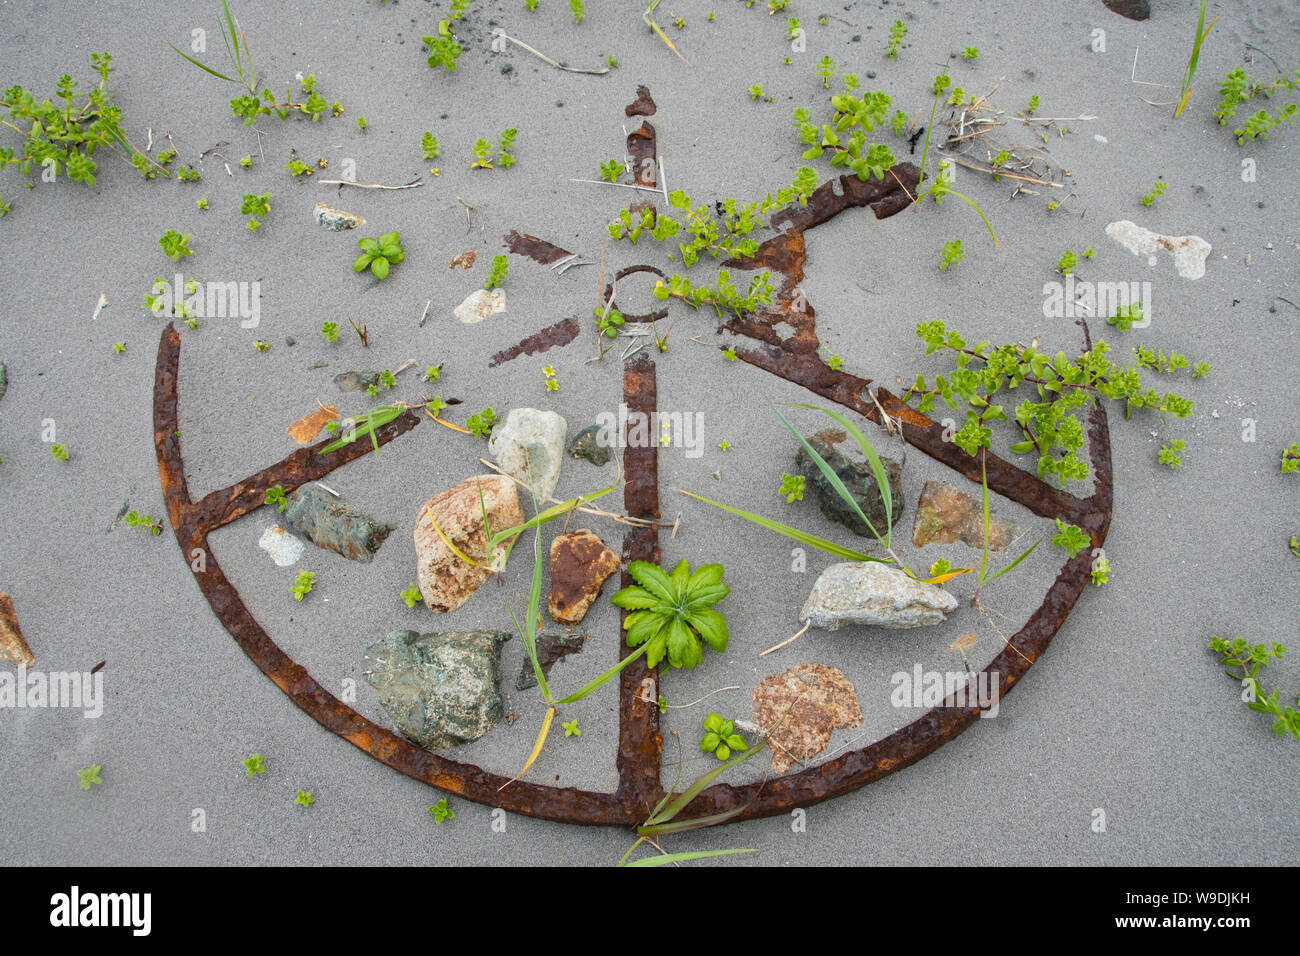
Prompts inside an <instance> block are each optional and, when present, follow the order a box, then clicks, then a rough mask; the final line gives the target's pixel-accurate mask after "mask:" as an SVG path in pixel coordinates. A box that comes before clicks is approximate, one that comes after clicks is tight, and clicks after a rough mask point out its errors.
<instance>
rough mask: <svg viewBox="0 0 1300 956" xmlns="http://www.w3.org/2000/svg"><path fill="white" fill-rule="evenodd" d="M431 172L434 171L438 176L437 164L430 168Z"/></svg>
mask: <svg viewBox="0 0 1300 956" xmlns="http://www.w3.org/2000/svg"><path fill="white" fill-rule="evenodd" d="M429 172H431V173H433V175H435V176H437V175H438V167H437V166H434V167H432V168H431V169H430V170H429Z"/></svg>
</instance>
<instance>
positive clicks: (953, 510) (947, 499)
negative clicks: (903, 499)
mask: <svg viewBox="0 0 1300 956" xmlns="http://www.w3.org/2000/svg"><path fill="white" fill-rule="evenodd" d="M1016 531H1017V529H1016V526H1015V524H1014V523H1012V522H1011V521H1008V520H1007V519H1006V518H998V517H994V516H993V515H992V514H991V513H990V515H989V550H990V551H1003V550H1005V549H1006V548H1007V547H1008V546H1009V545H1010V544H1011V542H1012V541H1013V540H1014V539H1015V536H1016ZM954 541H962V542H965V543H966V544H968V545H970V546H971V547H972V548H983V547H984V504H983V502H981V501H980V499H978V498H974V497H972V496H971V495H968V494H966V492H964V491H961V490H960V489H958V488H955V487H953V486H952V485H950V484H947V483H946V482H942V481H927V482H926V483H925V487H924V488H923V489H922V490H921V500H920V501H919V502H917V505H916V518H915V519H914V520H913V521H912V544H913V545H915V546H916V547H918V548H921V547H924V546H925V545H927V544H930V543H931V542H933V543H934V544H952V543H953V542H954Z"/></svg>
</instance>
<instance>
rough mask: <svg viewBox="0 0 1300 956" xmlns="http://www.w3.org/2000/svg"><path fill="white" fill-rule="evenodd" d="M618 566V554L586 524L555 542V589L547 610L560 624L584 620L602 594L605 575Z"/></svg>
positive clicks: (553, 553) (557, 537) (553, 571)
mask: <svg viewBox="0 0 1300 956" xmlns="http://www.w3.org/2000/svg"><path fill="white" fill-rule="evenodd" d="M617 570H618V555H616V554H615V553H614V552H613V551H611V550H610V549H609V548H608V547H607V546H606V545H605V542H603V541H601V540H600V538H598V537H597V536H596V535H594V534H592V533H591V532H590V531H588V530H586V529H585V528H584V529H582V530H579V531H568V532H565V533H564V534H560V535H556V537H555V540H553V541H552V542H551V591H550V595H549V596H548V597H547V601H546V603H547V610H548V611H550V614H551V620H553V621H554V622H555V623H556V624H567V625H570V626H573V625H576V624H581V623H582V619H583V618H584V617H586V616H587V610H588V609H589V608H590V607H591V605H592V604H594V603H595V601H596V598H598V597H600V591H601V588H603V587H604V585H605V579H606V578H608V577H609V576H610V575H611V574H613V573H614V572H615V571H617Z"/></svg>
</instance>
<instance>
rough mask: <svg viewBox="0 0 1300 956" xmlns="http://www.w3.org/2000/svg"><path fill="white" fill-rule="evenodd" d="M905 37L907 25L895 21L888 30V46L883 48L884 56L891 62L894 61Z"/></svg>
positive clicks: (900, 21)
mask: <svg viewBox="0 0 1300 956" xmlns="http://www.w3.org/2000/svg"><path fill="white" fill-rule="evenodd" d="M905 36H907V24H906V23H904V22H903V21H902V20H895V21H894V25H893V26H892V27H890V28H889V46H888V47H886V48H885V56H887V57H889V58H890V59H891V60H893V59H895V58H896V57H897V56H898V51H899V49H900V48H901V47H902V45H903V38H904V37H905Z"/></svg>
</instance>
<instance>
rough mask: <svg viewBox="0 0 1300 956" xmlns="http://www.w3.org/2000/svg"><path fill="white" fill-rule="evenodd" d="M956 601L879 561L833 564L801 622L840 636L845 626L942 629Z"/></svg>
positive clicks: (807, 603) (823, 575) (810, 597)
mask: <svg viewBox="0 0 1300 956" xmlns="http://www.w3.org/2000/svg"><path fill="white" fill-rule="evenodd" d="M955 610H957V599H956V598H955V597H953V596H952V595H951V594H949V593H948V592H947V591H945V590H944V589H943V588H940V587H936V586H935V585H933V584H926V583H925V582H923V581H917V580H915V579H913V578H909V577H908V576H907V575H906V574H904V573H903V572H902V571H899V570H898V569H896V568H891V567H888V566H886V565H884V564H881V563H879V562H877V561H862V562H847V561H846V562H844V563H842V564H832V565H831V566H830V567H829V568H827V569H826V570H825V571H823V572H822V573H821V576H820V577H818V578H817V583H816V584H814V585H813V589H812V593H811V594H809V595H808V600H807V601H805V602H804V606H803V610H801V611H800V612H799V619H800V620H801V621H807V622H808V623H809V624H811V625H812V626H813V627H819V628H822V629H824V630H827V631H836V630H839V629H840V628H841V627H844V626H845V625H853V624H868V625H871V626H873V627H889V628H903V627H924V626H925V625H927V624H941V623H942V622H943V621H945V620H946V619H947V615H948V613H949V612H951V611H955Z"/></svg>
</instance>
